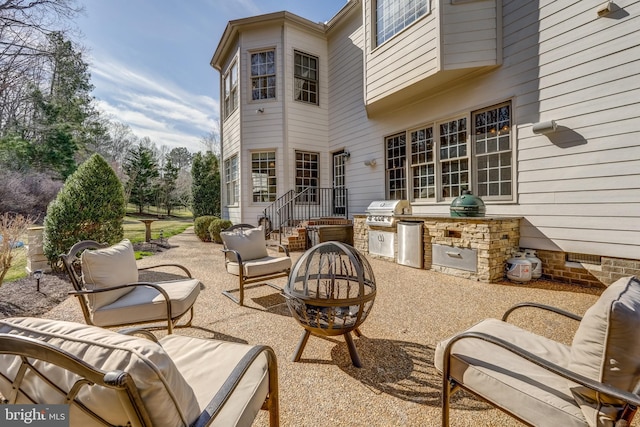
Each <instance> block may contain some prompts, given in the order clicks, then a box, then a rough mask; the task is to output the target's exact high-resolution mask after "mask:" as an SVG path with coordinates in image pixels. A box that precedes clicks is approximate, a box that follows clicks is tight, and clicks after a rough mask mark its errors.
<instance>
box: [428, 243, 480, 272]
mask: <svg viewBox="0 0 640 427" xmlns="http://www.w3.org/2000/svg"><path fill="white" fill-rule="evenodd" d="M432 249H433V252H432V258H431V263H432V264H435V265H441V266H443V267H450V268H456V269H458V270H465V271H473V272H477V271H478V250H477V249H463V248H456V247H454V246H447V245H433V246H432Z"/></svg>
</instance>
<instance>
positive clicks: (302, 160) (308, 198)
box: [296, 151, 320, 203]
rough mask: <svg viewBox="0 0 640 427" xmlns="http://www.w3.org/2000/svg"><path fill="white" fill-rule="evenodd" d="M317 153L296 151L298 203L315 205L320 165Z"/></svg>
mask: <svg viewBox="0 0 640 427" xmlns="http://www.w3.org/2000/svg"><path fill="white" fill-rule="evenodd" d="M319 157H320V155H319V154H318V153H310V152H307V151H296V193H302V194H300V196H299V197H298V203H317V202H318V194H317V192H318V184H319V180H320V164H319Z"/></svg>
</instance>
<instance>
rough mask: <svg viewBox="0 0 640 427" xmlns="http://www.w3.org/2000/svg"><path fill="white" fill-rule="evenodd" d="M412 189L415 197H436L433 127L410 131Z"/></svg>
mask: <svg viewBox="0 0 640 427" xmlns="http://www.w3.org/2000/svg"><path fill="white" fill-rule="evenodd" d="M410 137H411V183H412V185H411V189H412V192H413V199H434V198H435V197H436V163H435V158H434V151H433V127H431V126H429V127H426V128H422V129H417V130H414V131H411V132H410Z"/></svg>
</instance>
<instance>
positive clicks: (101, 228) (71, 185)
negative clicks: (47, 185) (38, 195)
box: [43, 154, 125, 267]
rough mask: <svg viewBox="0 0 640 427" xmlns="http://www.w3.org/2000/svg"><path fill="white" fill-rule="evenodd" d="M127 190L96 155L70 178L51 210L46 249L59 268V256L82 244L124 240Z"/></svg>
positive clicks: (46, 222) (45, 228) (45, 225)
mask: <svg viewBox="0 0 640 427" xmlns="http://www.w3.org/2000/svg"><path fill="white" fill-rule="evenodd" d="M124 216H125V202H124V189H123V187H122V183H121V182H120V180H119V179H118V177H117V176H116V174H115V172H114V171H113V169H112V168H111V166H109V164H108V163H107V162H106V161H105V160H104V159H103V158H102V157H101V156H100V155H99V154H94V155H93V156H91V157H90V158H89V159H87V160H86V161H85V162H84V163H82V164H81V165H80V166H79V167H78V169H77V170H76V171H75V172H74V173H73V174H72V175H71V176H69V178H67V181H66V182H65V183H64V186H63V187H62V189H61V190H60V192H59V193H58V195H57V197H56V198H55V200H54V201H53V202H51V203H50V204H49V207H48V208H47V215H46V217H45V219H44V236H43V249H44V254H45V255H46V257H47V259H48V260H49V262H51V265H52V266H53V267H55V266H56V265H57V261H58V255H60V254H62V253H64V252H66V251H68V250H69V248H70V247H71V246H73V245H74V244H75V243H77V242H78V241H80V240H95V241H97V242H101V243H102V242H106V243H109V244H114V243H117V242H119V241H120V240H122V237H123V236H124V231H123V228H122V221H123V219H124Z"/></svg>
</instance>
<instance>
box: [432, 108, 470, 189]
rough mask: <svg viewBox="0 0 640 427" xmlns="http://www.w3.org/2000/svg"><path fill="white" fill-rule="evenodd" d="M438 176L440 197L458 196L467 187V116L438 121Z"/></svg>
mask: <svg viewBox="0 0 640 427" xmlns="http://www.w3.org/2000/svg"><path fill="white" fill-rule="evenodd" d="M438 128H439V130H440V171H441V172H440V177H441V180H442V182H441V191H442V193H441V194H442V198H443V199H446V198H449V197H458V196H459V195H460V194H462V190H465V189H469V147H468V145H469V143H468V142H467V135H468V133H467V118H466V117H463V118H460V119H457V120H451V121H448V122H444V123H440V124H439V125H438Z"/></svg>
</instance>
